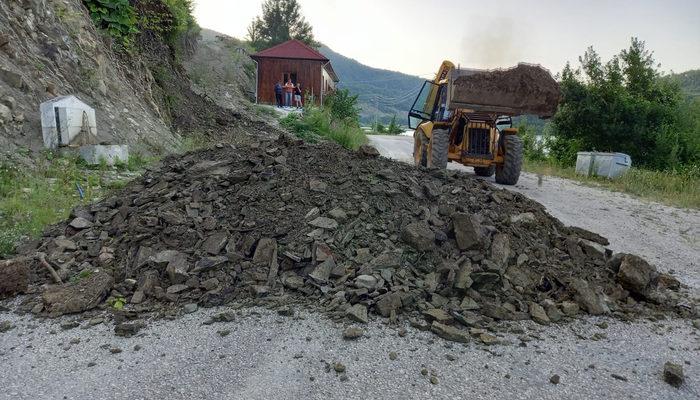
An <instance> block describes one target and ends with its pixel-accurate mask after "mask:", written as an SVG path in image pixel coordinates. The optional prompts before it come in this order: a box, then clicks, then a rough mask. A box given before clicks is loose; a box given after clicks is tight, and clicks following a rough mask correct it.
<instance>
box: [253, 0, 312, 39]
mask: <svg viewBox="0 0 700 400" xmlns="http://www.w3.org/2000/svg"><path fill="white" fill-rule="evenodd" d="M248 39H249V40H250V42H251V44H252V45H253V47H254V48H256V49H258V50H261V49H265V48H268V47H272V46H275V45H277V44H280V43H284V42H286V41H287V40H289V39H297V40H301V41H302V42H304V43H306V44H308V45H311V46H313V47H318V46H319V44H318V43H316V42H315V41H314V35H313V28H312V27H311V24H309V23H308V22H307V21H306V20H305V19H304V17H303V16H302V15H301V6H300V5H299V3H298V2H297V0H265V2H264V3H263V5H262V16H258V17H255V19H254V20H253V21H252V22H251V24H250V26H248Z"/></svg>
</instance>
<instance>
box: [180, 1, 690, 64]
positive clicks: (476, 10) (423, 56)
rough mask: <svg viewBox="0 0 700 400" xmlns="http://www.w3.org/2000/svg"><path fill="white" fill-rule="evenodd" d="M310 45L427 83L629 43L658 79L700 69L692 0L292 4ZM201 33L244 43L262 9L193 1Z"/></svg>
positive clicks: (608, 51)
mask: <svg viewBox="0 0 700 400" xmlns="http://www.w3.org/2000/svg"><path fill="white" fill-rule="evenodd" d="M298 1H299V3H300V4H301V7H302V14H303V15H304V16H305V18H306V20H307V21H309V22H310V23H311V25H312V26H313V29H314V35H315V38H316V40H318V41H320V42H322V43H324V44H326V45H327V46H328V47H330V48H331V49H333V50H334V51H336V52H338V53H340V54H343V55H345V56H347V57H350V58H354V59H356V60H357V61H359V62H361V63H363V64H366V65H369V66H372V67H376V68H383V69H389V70H393V71H400V72H404V73H408V74H412V75H419V76H422V77H429V76H431V75H433V74H434V73H435V71H436V70H437V68H438V67H439V65H440V63H441V62H442V60H445V59H447V60H451V61H452V62H454V63H456V64H460V65H461V66H462V67H464V68H496V67H509V66H513V65H515V64H517V63H518V62H521V61H522V62H529V63H535V64H541V65H543V66H545V67H547V68H548V69H549V70H550V71H552V73H557V72H559V71H561V69H562V67H563V66H564V65H565V64H566V62H567V61H570V62H572V64H576V65H577V64H578V57H579V56H580V55H582V54H583V52H584V51H585V50H586V48H588V47H589V46H593V48H594V49H595V50H596V51H597V52H598V53H599V54H600V55H601V57H602V58H603V60H607V59H609V58H610V57H611V56H612V55H614V54H617V53H619V52H620V50H621V49H623V48H626V47H628V46H629V42H630V38H631V37H632V36H637V37H638V38H640V39H641V40H644V41H645V42H646V45H647V48H648V49H650V50H653V51H654V57H655V59H656V62H657V63H659V64H661V70H663V71H666V72H669V71H675V72H683V71H686V70H689V69H698V68H700V0H667V1H661V0H659V1H649V0H636V1H632V0H608V1H600V0H579V1H571V0H539V1H534V0H519V1H516V0H481V1H472V0H461V1H460V0H431V1H429V0H422V1H419V0H343V1H339V0H298ZM194 3H195V17H196V18H197V21H198V23H199V25H200V26H202V27H204V28H209V29H213V30H215V31H218V32H221V33H224V34H227V35H229V36H234V37H237V38H244V37H245V36H246V28H247V27H248V25H249V24H250V21H251V20H252V19H253V18H254V17H255V16H256V15H259V14H261V4H262V3H263V1H262V0H194Z"/></svg>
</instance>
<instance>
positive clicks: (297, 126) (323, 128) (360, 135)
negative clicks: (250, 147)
mask: <svg viewBox="0 0 700 400" xmlns="http://www.w3.org/2000/svg"><path fill="white" fill-rule="evenodd" d="M280 124H281V125H282V126H283V127H285V128H286V129H288V130H289V131H290V132H292V133H294V134H295V135H296V136H297V137H299V138H300V139H303V140H304V141H307V142H311V143H316V142H318V141H320V140H322V139H327V140H332V141H334V142H336V143H338V144H340V145H341V146H343V147H345V148H346V149H352V150H354V149H357V148H358V147H360V146H361V145H363V144H365V143H367V136H366V135H365V133H364V132H363V131H362V129H361V128H360V127H359V125H357V124H355V123H347V122H343V121H340V122H334V123H332V122H331V118H330V116H329V113H328V112H327V111H325V110H323V109H321V108H319V107H315V106H309V107H306V108H305V109H304V113H303V114H301V115H300V114H294V113H291V114H289V115H287V116H286V117H284V118H282V119H281V120H280Z"/></svg>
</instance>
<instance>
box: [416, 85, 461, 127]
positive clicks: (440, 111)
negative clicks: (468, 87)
mask: <svg viewBox="0 0 700 400" xmlns="http://www.w3.org/2000/svg"><path fill="white" fill-rule="evenodd" d="M451 116H452V112H451V111H450V110H449V107H448V96H447V84H446V83H442V84H436V83H435V82H432V81H425V82H423V86H422V87H421V90H420V92H419V93H418V96H417V97H416V99H415V100H414V101H413V105H412V106H411V110H410V111H409V112H408V127H409V128H410V129H416V128H417V127H418V125H420V124H421V123H422V122H425V121H433V122H446V121H449V120H450V118H451Z"/></svg>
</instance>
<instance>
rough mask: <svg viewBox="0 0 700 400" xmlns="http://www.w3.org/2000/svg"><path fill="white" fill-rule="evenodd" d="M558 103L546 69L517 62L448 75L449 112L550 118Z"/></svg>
mask: <svg viewBox="0 0 700 400" xmlns="http://www.w3.org/2000/svg"><path fill="white" fill-rule="evenodd" d="M558 104H559V84H558V83H557V81H555V80H554V78H553V77H552V75H551V74H550V73H549V71H548V70H546V69H545V68H543V67H541V66H539V65H532V64H524V63H520V64H518V65H517V66H515V67H513V68H508V69H495V70H474V69H468V70H463V69H456V70H453V71H452V73H451V76H450V105H449V107H450V109H453V110H454V109H470V110H473V111H475V112H491V113H497V114H501V115H513V116H514V115H522V114H532V115H537V116H539V117H540V118H549V117H551V116H552V115H554V113H555V112H556V110H557V105H558Z"/></svg>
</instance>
